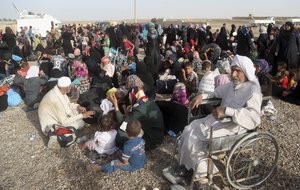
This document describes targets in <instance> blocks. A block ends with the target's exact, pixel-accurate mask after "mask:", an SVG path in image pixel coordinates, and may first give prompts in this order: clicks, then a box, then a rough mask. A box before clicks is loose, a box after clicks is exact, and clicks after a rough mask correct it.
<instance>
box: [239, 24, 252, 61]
mask: <svg viewBox="0 0 300 190" xmlns="http://www.w3.org/2000/svg"><path fill="white" fill-rule="evenodd" d="M237 43H238V45H237V48H236V53H237V54H238V55H242V56H247V57H250V51H251V49H252V48H253V42H252V41H251V36H250V30H249V28H248V27H247V26H243V27H242V29H241V30H240V31H239V32H238V35H237Z"/></svg>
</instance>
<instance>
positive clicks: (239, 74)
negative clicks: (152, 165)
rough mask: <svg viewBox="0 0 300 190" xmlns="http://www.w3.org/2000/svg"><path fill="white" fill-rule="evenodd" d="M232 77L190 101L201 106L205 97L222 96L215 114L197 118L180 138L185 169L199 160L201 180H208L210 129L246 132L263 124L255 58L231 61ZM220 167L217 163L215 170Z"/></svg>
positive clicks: (220, 132) (227, 133) (224, 132)
mask: <svg viewBox="0 0 300 190" xmlns="http://www.w3.org/2000/svg"><path fill="white" fill-rule="evenodd" d="M231 78H232V81H231V82H230V83H228V84H225V85H222V86H219V87H217V88H216V89H215V92H214V94H210V95H207V94H201V95H198V96H196V97H195V98H194V99H193V101H192V102H191V104H190V106H191V108H195V107H198V106H199V105H200V104H201V102H202V99H206V98H211V97H212V96H214V97H216V98H222V102H221V105H220V106H219V107H217V108H216V109H215V110H214V111H213V113H212V114H210V115H208V116H207V117H205V118H203V119H198V120H194V121H193V122H192V123H190V124H189V125H188V126H186V127H185V129H184V131H183V134H182V137H181V140H180V142H179V156H180V157H179V159H180V164H181V165H182V166H184V167H181V170H179V171H180V172H178V173H181V174H182V171H183V170H182V169H183V168H185V169H187V170H190V169H194V168H195V165H196V163H197V162H198V161H200V160H202V161H201V162H200V165H199V171H197V172H198V175H197V176H200V183H207V181H208V180H207V178H206V177H205V176H206V174H207V159H205V157H206V156H207V144H206V143H204V142H203V141H204V140H207V139H209V134H210V130H211V129H213V130H214V133H213V137H214V138H216V137H222V136H230V135H235V134H242V133H246V132H247V131H248V130H251V129H254V128H256V127H257V126H258V125H259V124H260V109H261V103H262V94H261V90H260V86H259V83H258V81H257V79H256V77H255V68H254V66H253V63H252V61H251V60H250V59H249V58H247V57H245V56H239V55H237V56H235V58H234V59H233V61H232V63H231ZM225 116H230V117H232V121H231V122H227V123H218V124H215V125H214V127H213V128H211V125H212V124H213V123H214V122H215V121H216V120H217V119H219V118H222V117H225ZM216 171H217V169H216V167H214V172H216Z"/></svg>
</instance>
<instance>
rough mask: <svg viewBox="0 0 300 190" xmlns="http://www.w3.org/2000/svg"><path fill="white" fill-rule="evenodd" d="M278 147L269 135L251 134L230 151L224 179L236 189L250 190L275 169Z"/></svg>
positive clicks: (262, 133) (264, 133) (263, 133)
mask: <svg viewBox="0 0 300 190" xmlns="http://www.w3.org/2000/svg"><path fill="white" fill-rule="evenodd" d="M278 157H279V147H278V144H277V141H276V139H275V138H274V136H272V135H271V134H270V133H266V132H253V133H250V134H249V135H246V136H245V137H243V138H242V139H241V140H239V141H238V142H237V143H236V144H235V145H234V146H233V148H232V149H231V152H230V154H229V157H228V161H227V164H226V177H227V179H228V181H229V183H230V184H231V185H232V186H233V187H234V188H237V189H250V188H253V187H255V186H258V185H260V184H262V183H263V182H264V181H266V180H267V179H268V178H269V177H270V176H271V174H272V173H273V171H274V169H275V168H276V165H277V162H278Z"/></svg>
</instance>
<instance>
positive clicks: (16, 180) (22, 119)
mask: <svg viewBox="0 0 300 190" xmlns="http://www.w3.org/2000/svg"><path fill="white" fill-rule="evenodd" d="M273 103H274V105H275V108H276V109H278V111H279V113H278V115H277V120H276V122H272V123H270V122H268V121H267V120H266V118H263V124H262V125H261V127H260V129H259V130H263V131H270V132H271V133H272V134H274V135H276V136H277V141H278V143H279V146H280V158H279V164H278V168H277V170H276V171H275V174H274V175H273V176H272V177H271V179H269V180H268V181H267V182H266V183H264V184H263V185H262V186H260V187H259V188H257V189H293V190H296V189H300V162H299V157H300V128H299V123H300V118H299V115H300V114H299V106H295V105H291V104H288V103H285V102H282V101H280V100H276V99H273ZM23 106H24V105H21V106H19V107H17V108H9V109H8V110H6V111H5V112H2V113H0V118H1V123H2V126H1V133H0V190H12V189H17V190H22V189H26V190H27V189H43V190H45V189H72V190H74V189H87V190H89V189H126V190H133V189H142V188H143V187H145V188H146V189H147V190H148V189H149V190H152V189H153V188H155V187H157V188H159V189H160V190H163V189H168V186H169V183H168V182H167V181H166V180H165V179H164V178H163V176H162V173H161V170H162V169H163V168H165V167H167V166H168V165H169V163H170V158H171V152H172V151H171V150H173V148H172V147H173V146H174V140H173V139H170V138H169V137H166V139H165V141H164V143H163V145H162V146H160V148H158V149H157V150H155V151H152V152H148V153H147V159H148V162H147V165H146V167H145V168H144V169H142V170H139V171H137V172H133V173H127V172H123V171H118V172H116V173H114V174H111V175H107V174H103V173H93V172H90V171H88V170H87V169H86V166H87V165H88V164H89V159H88V158H87V157H86V154H85V153H84V152H83V151H82V150H81V149H80V146H79V145H78V144H75V145H73V146H71V147H69V148H64V149H61V150H57V151H53V150H48V149H47V147H46V146H45V143H46V139H45V138H44V136H43V135H42V134H41V132H40V130H39V124H38V118H37V112H36V111H33V112H29V113H25V112H24V111H23V110H22V108H21V107H23ZM94 130H95V128H94V127H89V128H87V129H85V130H84V131H82V132H81V134H87V133H91V131H94ZM31 137H32V138H31ZM34 137H35V138H34ZM266 156H267V155H266ZM101 162H107V160H103V161H101Z"/></svg>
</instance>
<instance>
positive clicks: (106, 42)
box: [102, 34, 110, 56]
mask: <svg viewBox="0 0 300 190" xmlns="http://www.w3.org/2000/svg"><path fill="white" fill-rule="evenodd" d="M109 47H110V39H109V35H108V34H105V35H104V39H103V44H102V49H103V51H104V56H108V53H109Z"/></svg>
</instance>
